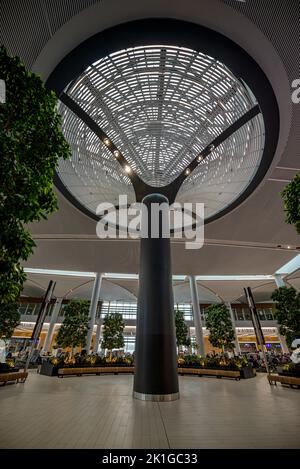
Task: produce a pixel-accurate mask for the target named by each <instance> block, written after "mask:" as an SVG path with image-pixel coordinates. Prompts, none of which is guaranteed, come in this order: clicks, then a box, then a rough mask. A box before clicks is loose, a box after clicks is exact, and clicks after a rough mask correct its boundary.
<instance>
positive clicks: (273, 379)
mask: <svg viewBox="0 0 300 469" xmlns="http://www.w3.org/2000/svg"><path fill="white" fill-rule="evenodd" d="M268 380H269V384H275V386H277V383H281V384H287V385H289V386H290V387H291V388H293V387H296V388H298V389H299V388H300V378H298V377H297V376H283V375H274V374H270V375H268Z"/></svg>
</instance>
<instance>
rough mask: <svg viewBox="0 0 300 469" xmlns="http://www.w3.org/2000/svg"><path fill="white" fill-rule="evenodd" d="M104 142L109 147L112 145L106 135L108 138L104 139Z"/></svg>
mask: <svg viewBox="0 0 300 469" xmlns="http://www.w3.org/2000/svg"><path fill="white" fill-rule="evenodd" d="M103 143H104V145H106V146H107V147H108V146H109V145H110V140H109V138H107V137H106V138H105V139H104V140H103Z"/></svg>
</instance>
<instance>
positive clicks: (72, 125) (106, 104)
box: [59, 45, 264, 217]
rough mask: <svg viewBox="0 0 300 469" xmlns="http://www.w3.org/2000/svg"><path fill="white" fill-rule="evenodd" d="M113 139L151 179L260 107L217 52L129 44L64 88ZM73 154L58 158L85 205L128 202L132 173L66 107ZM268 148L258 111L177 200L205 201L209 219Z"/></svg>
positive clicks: (158, 182) (168, 177) (162, 179)
mask: <svg viewBox="0 0 300 469" xmlns="http://www.w3.org/2000/svg"><path fill="white" fill-rule="evenodd" d="M65 91H66V92H67V94H68V95H69V96H70V97H71V98H72V99H73V100H74V101H75V102H76V103H77V104H78V105H80V106H81V107H82V108H83V109H84V111H85V112H87V113H88V114H89V116H90V117H92V118H93V119H94V120H95V122H96V123H97V124H98V125H99V127H101V128H102V129H103V131H104V132H105V133H106V134H107V135H108V136H109V137H110V139H111V140H112V141H113V142H114V144H115V145H116V146H117V147H118V148H119V149H120V150H121V152H122V153H123V154H124V156H125V158H126V159H127V161H128V162H129V164H130V165H131V167H132V168H133V169H134V170H135V171H136V172H137V173H138V175H139V176H140V177H141V178H142V179H143V180H144V181H145V182H146V183H148V184H149V185H152V186H155V187H160V186H164V185H167V184H169V183H170V182H172V181H173V180H174V179H175V178H176V177H177V176H178V174H179V173H180V172H181V171H182V170H183V169H184V168H185V167H186V166H187V165H188V164H189V163H190V162H191V161H192V160H193V159H194V158H195V157H196V156H197V154H199V153H200V152H201V150H203V149H204V148H205V146H207V145H208V144H209V143H210V142H211V141H212V140H213V139H214V138H215V137H217V136H218V135H219V134H220V133H222V132H223V131H224V130H225V129H227V128H228V127H229V126H230V125H231V124H233V123H234V122H235V121H236V120H237V119H238V118H240V117H241V116H242V115H243V114H245V113H246V112H247V111H248V110H249V109H251V108H252V107H253V106H254V105H255V104H256V99H255V97H254V96H253V94H252V93H251V92H250V91H249V89H248V88H247V86H246V85H245V84H244V83H243V82H242V81H241V80H239V79H238V78H237V77H235V76H234V75H233V73H232V72H231V71H230V70H229V69H228V68H227V67H226V66H225V65H224V64H222V63H220V62H219V61H217V60H216V59H214V58H212V57H209V56H207V55H205V54H202V53H201V52H196V51H193V50H190V49H186V48H182V47H173V46H167V45H153V46H142V47H134V48H129V49H125V50H121V51H119V52H115V53H112V54H110V55H109V56H107V57H104V58H101V59H100V60H98V61H97V62H95V63H94V64H92V65H91V66H90V67H88V68H87V70H86V71H85V72H84V73H83V74H82V75H80V76H79V77H78V78H77V79H76V80H75V81H74V82H73V84H72V85H71V86H70V87H69V88H68V89H67V90H65ZM60 112H62V114H63V122H64V124H63V130H64V133H65V136H66V138H67V140H68V141H69V142H70V144H71V147H72V153H73V156H72V159H71V160H70V161H62V162H60V164H59V175H60V177H61V179H62V180H63V182H64V184H65V185H66V186H67V187H68V189H69V190H70V191H71V192H72V193H73V194H74V195H75V196H76V197H77V198H78V199H79V200H80V201H81V203H83V204H84V205H86V206H87V207H88V208H89V209H90V210H92V211H95V207H96V206H97V204H98V203H100V202H103V201H109V202H112V203H115V201H116V198H117V196H118V194H127V195H128V196H129V202H131V201H133V200H134V191H133V189H132V186H131V184H130V180H129V179H128V177H126V174H124V173H123V171H122V169H121V167H120V166H119V165H118V163H117V161H115V159H114V158H113V156H112V155H111V153H110V152H109V151H108V150H107V149H106V147H105V146H104V145H103V144H102V143H101V142H100V140H99V139H98V138H97V137H96V136H95V135H94V134H93V133H92V132H91V131H90V130H89V129H88V128H87V127H86V126H85V125H84V124H83V123H82V122H81V121H80V120H79V119H78V118H77V117H76V116H75V115H74V114H73V113H72V112H71V111H70V110H68V108H66V107H65V106H64V105H63V104H60ZM263 147H264V122H263V119H262V117H261V116H257V117H256V118H255V119H253V120H252V121H251V122H249V123H248V124H246V125H245V126H243V127H242V128H241V129H240V130H239V131H238V132H236V133H235V134H234V135H232V136H231V137H230V138H229V139H228V140H227V141H225V142H224V143H223V144H222V145H220V147H218V148H217V149H216V150H215V151H214V152H212V153H211V154H210V155H209V157H207V158H206V159H205V161H203V164H199V166H198V167H197V169H196V170H195V171H194V172H193V173H192V175H191V176H190V177H188V178H187V179H186V181H185V183H184V184H183V186H182V188H181V190H180V192H179V194H178V197H177V200H178V201H189V202H190V201H197V202H204V203H205V204H206V217H208V216H211V215H213V214H215V213H217V212H219V211H220V210H222V209H223V208H225V207H226V206H227V205H228V204H229V203H231V202H232V201H233V200H234V199H236V198H237V197H238V195H240V194H241V193H242V192H243V191H244V190H245V188H246V187H247V186H248V184H249V182H250V181H251V179H252V178H253V176H254V174H255V173H256V171H257V169H258V166H259V164H260V160H261V156H262V152H263Z"/></svg>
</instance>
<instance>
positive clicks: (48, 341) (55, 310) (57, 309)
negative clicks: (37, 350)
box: [43, 298, 63, 352]
mask: <svg viewBox="0 0 300 469" xmlns="http://www.w3.org/2000/svg"><path fill="white" fill-rule="evenodd" d="M62 300H63V299H62V298H56V301H55V304H54V307H53V309H52V314H51V319H50V324H49V329H48V332H47V335H46V339H45V343H44V346H43V351H44V352H50V350H51V342H52V338H53V333H54V328H55V325H56V323H57V318H58V315H59V312H60V308H61V305H62Z"/></svg>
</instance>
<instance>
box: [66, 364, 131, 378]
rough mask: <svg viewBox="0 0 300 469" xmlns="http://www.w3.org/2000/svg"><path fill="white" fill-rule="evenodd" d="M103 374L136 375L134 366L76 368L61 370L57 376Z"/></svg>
mask: <svg viewBox="0 0 300 469" xmlns="http://www.w3.org/2000/svg"><path fill="white" fill-rule="evenodd" d="M101 373H114V374H118V373H134V367H133V366H89V367H82V368H81V367H76V368H59V369H58V372H57V376H58V377H60V378H63V377H64V376H67V375H77V376H82V375H87V374H90V375H92V374H96V375H100V374H101Z"/></svg>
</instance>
